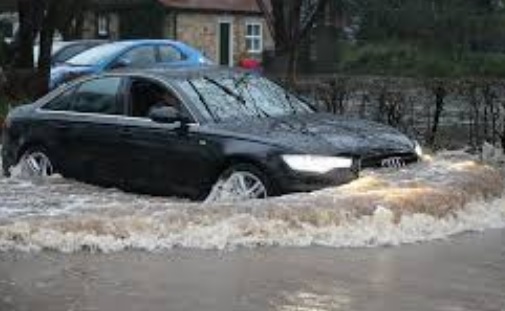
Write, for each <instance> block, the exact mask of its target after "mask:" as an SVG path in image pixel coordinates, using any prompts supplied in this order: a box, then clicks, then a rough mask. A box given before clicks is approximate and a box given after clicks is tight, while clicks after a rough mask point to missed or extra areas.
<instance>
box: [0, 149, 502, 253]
mask: <svg viewBox="0 0 505 311" xmlns="http://www.w3.org/2000/svg"><path fill="white" fill-rule="evenodd" d="M20 175H21V174H17V175H16V177H14V178H11V179H6V178H1V179H0V250H12V249H16V250H26V251H37V250H44V249H50V250H57V251H62V252H74V251H80V250H90V251H104V252H110V251H120V250H125V249H140V250H147V251H155V250H163V249H171V248H176V247H183V248H197V249H219V250H221V249H233V248H236V247H258V246H296V247H300V246H311V245H320V246H327V247H371V246H381V245H400V244H404V243H415V242H420V241H427V240H433V239H441V238H446V237H448V236H450V235H453V234H457V233H461V232H466V231H480V230H485V229H489V228H503V227H505V197H504V196H502V194H503V190H504V189H505V187H504V181H503V177H502V174H501V173H500V170H498V169H495V168H492V167H491V166H487V165H483V164H478V163H477V162H475V161H474V160H473V159H472V158H471V157H470V156H469V155H467V154H464V153H446V154H441V155H438V156H436V157H434V158H433V159H429V160H427V161H425V162H423V163H419V164H416V165H412V166H409V167H407V168H404V169H402V170H399V171H393V170H381V171H369V172H365V173H364V174H363V177H361V178H360V179H358V180H356V181H355V182H353V183H350V184H348V185H345V186H341V187H336V188H329V189H325V190H322V191H318V192H314V193H310V194H295V195H289V196H285V197H281V198H275V199H269V200H263V201H250V202H242V203H233V204H231V203H229V204H225V203H221V204H199V203H194V202H189V201H185V200H180V199H173V198H162V197H150V196H141V195H134V194H127V193H124V192H121V191H118V190H114V189H102V188H98V187H94V186H90V185H86V184H82V183H78V182H75V181H70V180H65V179H63V178H61V177H53V178H49V179H48V180H44V181H33V180H27V179H24V178H22V176H20Z"/></svg>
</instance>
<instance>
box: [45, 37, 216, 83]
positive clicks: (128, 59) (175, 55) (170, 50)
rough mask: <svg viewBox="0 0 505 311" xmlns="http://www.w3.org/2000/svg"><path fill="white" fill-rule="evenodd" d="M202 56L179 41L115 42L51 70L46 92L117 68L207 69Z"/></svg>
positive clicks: (83, 53) (84, 53)
mask: <svg viewBox="0 0 505 311" xmlns="http://www.w3.org/2000/svg"><path fill="white" fill-rule="evenodd" d="M211 63H212V62H211V61H210V60H209V59H208V58H206V57H205V56H204V55H203V54H202V52H200V51H198V50H196V49H195V48H193V47H191V46H189V45H187V44H184V43H182V42H179V41H172V40H130V41H117V42H112V43H107V44H102V45H100V46H97V47H94V48H91V49H89V50H87V51H84V52H82V53H80V54H78V55H76V56H74V57H72V58H70V59H69V60H67V61H66V62H65V63H63V64H61V65H59V66H56V67H53V68H52V69H51V79H50V84H49V88H50V89H54V88H56V87H57V86H59V85H60V84H62V83H65V82H67V81H70V80H72V79H74V78H77V77H80V76H83V75H89V74H96V73H101V72H103V71H107V70H112V69H118V68H145V67H153V66H158V65H163V66H168V67H170V66H176V67H180V66H194V65H209V64H211Z"/></svg>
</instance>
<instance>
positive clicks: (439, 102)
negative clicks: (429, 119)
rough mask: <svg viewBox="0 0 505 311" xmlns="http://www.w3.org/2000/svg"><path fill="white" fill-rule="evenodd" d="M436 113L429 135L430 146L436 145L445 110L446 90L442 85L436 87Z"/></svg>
mask: <svg viewBox="0 0 505 311" xmlns="http://www.w3.org/2000/svg"><path fill="white" fill-rule="evenodd" d="M434 93H435V114H434V115H433V124H432V126H431V131H430V135H429V136H428V139H427V143H428V145H430V146H434V145H435V140H436V135H437V132H438V126H439V124H440V117H441V116H442V112H443V111H444V105H445V96H446V90H445V88H444V87H443V86H442V85H439V86H437V87H435V90H434Z"/></svg>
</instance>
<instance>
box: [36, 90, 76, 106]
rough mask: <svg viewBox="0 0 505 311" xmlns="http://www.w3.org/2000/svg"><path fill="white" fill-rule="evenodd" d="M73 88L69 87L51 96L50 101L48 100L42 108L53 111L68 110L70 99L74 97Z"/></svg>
mask: <svg viewBox="0 0 505 311" xmlns="http://www.w3.org/2000/svg"><path fill="white" fill-rule="evenodd" d="M74 91H75V88H71V89H70V90H67V91H65V92H63V93H61V94H60V95H58V96H57V97H56V98H53V100H51V101H50V102H48V103H47V104H46V105H45V106H44V107H43V109H45V110H53V111H68V110H70V107H71V104H72V99H73V98H74Z"/></svg>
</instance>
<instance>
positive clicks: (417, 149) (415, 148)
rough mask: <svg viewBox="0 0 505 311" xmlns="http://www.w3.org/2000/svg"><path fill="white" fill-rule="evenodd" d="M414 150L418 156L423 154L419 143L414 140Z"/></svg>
mask: <svg viewBox="0 0 505 311" xmlns="http://www.w3.org/2000/svg"><path fill="white" fill-rule="evenodd" d="M414 152H415V153H416V155H417V156H418V157H420V158H421V157H422V156H423V148H422V147H421V145H419V143H418V142H417V141H415V142H414Z"/></svg>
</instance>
